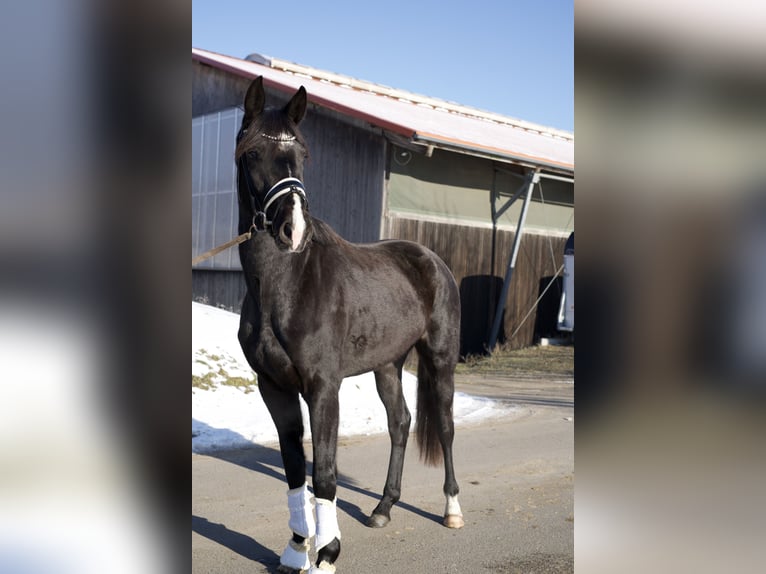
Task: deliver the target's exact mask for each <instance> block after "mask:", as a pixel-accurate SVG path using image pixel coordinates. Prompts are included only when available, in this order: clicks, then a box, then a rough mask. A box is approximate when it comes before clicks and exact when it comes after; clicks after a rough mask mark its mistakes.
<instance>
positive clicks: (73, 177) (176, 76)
mask: <svg viewBox="0 0 766 574" xmlns="http://www.w3.org/2000/svg"><path fill="white" fill-rule="evenodd" d="M190 26H191V5H190V4H188V3H185V2H184V3H181V2H178V1H175V2H164V3H153V2H152V3H150V2H147V1H145V0H139V1H137V2H113V1H109V2H93V1H89V0H69V1H58V0H30V1H28V2H14V3H12V5H8V6H6V7H5V9H4V14H3V18H2V19H0V50H2V54H3V63H4V66H3V73H4V80H3V89H2V90H0V98H1V99H0V125H2V126H3V129H2V130H0V178H1V181H0V265H2V267H3V271H2V273H0V317H1V318H2V319H0V364H2V365H3V370H4V373H3V376H2V378H3V383H2V385H1V386H0V394H1V396H0V405H2V406H1V407H0V429H1V431H2V432H0V434H2V438H1V439H0V571H2V572H11V571H24V572H27V571H34V572H49V571H50V572H106V571H108V572H125V573H135V572H144V573H151V572H165V571H168V570H170V569H179V570H181V571H185V572H188V571H190V568H189V564H188V562H189V551H188V546H187V544H188V530H187V528H188V505H187V504H188V496H187V495H188V493H189V491H188V490H187V484H188V480H189V479H188V447H189V444H188V419H189V393H188V379H187V377H188V337H189V334H190V316H189V309H188V308H189V305H188V303H189V300H190V296H191V289H190V287H191V286H190V275H189V270H188V267H186V265H187V262H184V263H183V265H184V267H182V263H181V259H180V254H181V253H186V252H187V251H188V249H187V247H188V240H189V236H190V233H189V229H190V228H189V221H190V214H191V205H190V204H191V201H190V193H189V188H190V181H189V180H190V177H189V174H190V171H191V170H190V164H189V159H190V153H189V150H190V140H191V138H190V121H189V120H190V117H191V98H190V95H189V86H190V85H191V82H190V73H189V72H190V66H189V60H188V58H189V55H188V50H189V42H188V40H189V31H190ZM174 516H175V517H176V520H175V521H174V520H173V517H174ZM178 517H180V520H177V518H178Z"/></svg>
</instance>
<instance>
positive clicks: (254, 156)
mask: <svg viewBox="0 0 766 574" xmlns="http://www.w3.org/2000/svg"><path fill="white" fill-rule="evenodd" d="M247 159H252V160H256V159H258V152H257V151H255V150H254V149H251V150H250V151H249V152H247Z"/></svg>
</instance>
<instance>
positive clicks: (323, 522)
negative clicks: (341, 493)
mask: <svg viewBox="0 0 766 574" xmlns="http://www.w3.org/2000/svg"><path fill="white" fill-rule="evenodd" d="M336 501H337V498H336V499H335V500H325V499H324V498H317V499H316V502H317V507H316V508H317V538H316V549H317V550H320V549H321V548H323V547H325V546H327V545H328V544H329V543H330V542H332V540H333V538H337V539H338V540H340V528H338V508H337V506H336ZM328 566H330V565H329V564H328Z"/></svg>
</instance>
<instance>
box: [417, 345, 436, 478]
mask: <svg viewBox="0 0 766 574" xmlns="http://www.w3.org/2000/svg"><path fill="white" fill-rule="evenodd" d="M439 403H440V400H439V392H438V389H437V381H436V379H435V377H434V374H433V372H432V370H431V369H429V368H428V366H427V365H426V361H425V360H424V357H423V355H422V353H421V354H420V356H419V358H418V405H417V416H416V421H415V431H416V434H417V440H418V448H419V449H420V460H422V461H423V462H424V463H425V464H427V465H428V466H437V465H439V464H440V463H441V461H442V446H441V442H440V441H439V432H438V428H439V424H441V423H440V422H439V408H440V404H439Z"/></svg>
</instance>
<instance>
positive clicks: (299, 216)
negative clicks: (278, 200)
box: [292, 193, 306, 251]
mask: <svg viewBox="0 0 766 574" xmlns="http://www.w3.org/2000/svg"><path fill="white" fill-rule="evenodd" d="M305 231H306V220H305V219H304V218H303V205H302V204H301V198H300V197H299V196H298V194H297V193H294V194H293V235H292V239H293V246H292V250H293V251H298V247H300V244H301V240H302V239H303V234H304V233H305Z"/></svg>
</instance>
